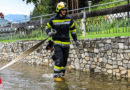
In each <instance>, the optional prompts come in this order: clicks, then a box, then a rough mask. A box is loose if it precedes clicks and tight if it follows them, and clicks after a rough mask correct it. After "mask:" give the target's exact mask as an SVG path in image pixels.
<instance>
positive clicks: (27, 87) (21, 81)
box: [0, 62, 130, 90]
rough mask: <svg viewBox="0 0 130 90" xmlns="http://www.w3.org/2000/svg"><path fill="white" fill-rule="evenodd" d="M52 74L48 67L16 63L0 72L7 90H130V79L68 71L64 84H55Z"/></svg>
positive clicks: (51, 69) (1, 64)
mask: <svg viewBox="0 0 130 90" xmlns="http://www.w3.org/2000/svg"><path fill="white" fill-rule="evenodd" d="M4 64H5V62H4V63H3V62H1V63H0V66H3V65H4ZM52 73H53V68H50V67H47V66H34V65H28V64H22V63H16V64H15V65H13V66H11V67H9V68H7V69H5V70H3V71H2V72H0V77H1V78H2V80H3V84H4V86H5V90H130V80H129V79H116V78H113V77H108V76H105V75H103V74H97V73H87V72H80V71H75V70H67V73H66V76H65V81H64V82H54V81H53V74H52Z"/></svg>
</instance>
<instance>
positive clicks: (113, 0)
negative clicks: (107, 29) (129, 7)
mask: <svg viewBox="0 0 130 90" xmlns="http://www.w3.org/2000/svg"><path fill="white" fill-rule="evenodd" d="M117 1H122V2H118V3H112V4H109V5H102V6H97V7H94V8H92V10H100V9H105V8H110V7H116V6H121V5H125V4H127V0H124V1H123V0H102V1H100V2H98V3H96V4H94V5H99V4H106V3H111V2H117ZM92 6H93V5H92Z"/></svg>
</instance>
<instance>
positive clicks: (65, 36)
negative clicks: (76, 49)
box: [46, 14, 77, 45]
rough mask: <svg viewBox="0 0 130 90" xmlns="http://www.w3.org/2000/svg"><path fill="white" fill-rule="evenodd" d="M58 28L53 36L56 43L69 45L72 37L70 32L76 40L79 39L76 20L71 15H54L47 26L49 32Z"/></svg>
mask: <svg viewBox="0 0 130 90" xmlns="http://www.w3.org/2000/svg"><path fill="white" fill-rule="evenodd" d="M52 29H55V30H56V34H55V35H53V36H52V39H53V42H54V44H60V45H61V44H62V45H69V44H70V37H69V32H70V33H71V36H72V38H73V40H74V41H76V40H77V35H76V29H75V24H74V21H73V20H72V18H71V17H69V16H65V17H63V18H61V17H60V16H59V15H58V14H57V15H56V16H54V17H52V18H51V19H50V20H49V22H48V23H47V26H46V32H47V34H48V33H49V32H50V31H51V30H52Z"/></svg>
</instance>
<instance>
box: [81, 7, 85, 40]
mask: <svg viewBox="0 0 130 90" xmlns="http://www.w3.org/2000/svg"><path fill="white" fill-rule="evenodd" d="M82 23H83V37H85V38H86V11H85V8H84V12H83V19H82Z"/></svg>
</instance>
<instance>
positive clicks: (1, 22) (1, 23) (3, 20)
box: [0, 19, 10, 25]
mask: <svg viewBox="0 0 130 90" xmlns="http://www.w3.org/2000/svg"><path fill="white" fill-rule="evenodd" d="M9 22H10V21H8V20H6V19H0V25H6V24H8V23H9Z"/></svg>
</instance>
